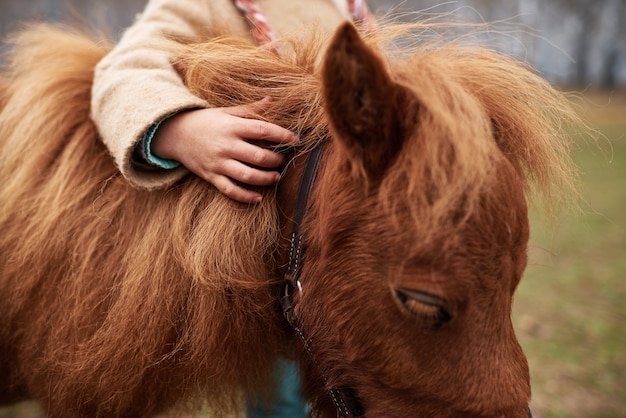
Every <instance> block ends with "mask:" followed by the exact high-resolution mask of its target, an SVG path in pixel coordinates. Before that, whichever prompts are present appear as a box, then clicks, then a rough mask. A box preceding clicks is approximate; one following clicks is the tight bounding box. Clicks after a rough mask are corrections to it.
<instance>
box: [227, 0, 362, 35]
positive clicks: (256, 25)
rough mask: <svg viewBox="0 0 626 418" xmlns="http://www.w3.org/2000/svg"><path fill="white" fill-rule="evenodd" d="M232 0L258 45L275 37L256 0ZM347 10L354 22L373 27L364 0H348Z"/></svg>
mask: <svg viewBox="0 0 626 418" xmlns="http://www.w3.org/2000/svg"><path fill="white" fill-rule="evenodd" d="M234 1H235V6H237V8H238V9H239V10H241V12H242V13H243V14H244V16H245V17H246V18H247V19H248V22H249V23H250V26H251V28H252V36H253V37H254V40H255V41H256V42H257V43H258V44H259V45H263V44H266V43H268V42H271V41H274V40H275V39H276V35H275V34H274V32H273V31H272V28H271V27H270V25H269V23H268V21H267V18H266V17H265V15H263V13H262V12H261V8H260V7H259V2H258V1H257V0H234ZM348 11H349V13H350V16H351V17H352V20H353V21H354V22H355V23H357V24H360V25H363V26H364V27H373V25H374V18H373V16H372V14H371V13H370V11H369V9H368V7H367V4H366V3H365V1H364V0H348Z"/></svg>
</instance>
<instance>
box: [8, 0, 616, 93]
mask: <svg viewBox="0 0 626 418" xmlns="http://www.w3.org/2000/svg"><path fill="white" fill-rule="evenodd" d="M368 3H369V5H370V7H371V9H373V10H374V11H376V12H377V13H379V14H384V13H397V14H400V13H401V12H416V11H421V12H420V13H412V14H405V15H404V17H403V18H404V19H423V18H428V17H432V15H433V14H443V15H445V16H446V17H445V19H452V20H456V21H469V22H484V21H486V22H496V23H494V25H493V29H494V31H493V34H491V35H490V39H489V40H488V42H489V43H490V45H491V46H493V47H495V48H497V49H499V50H501V51H503V52H506V53H508V54H512V55H515V56H517V57H519V58H521V59H523V60H526V61H528V62H530V63H531V64H532V65H534V66H535V67H536V68H537V69H538V70H539V71H541V72H542V73H543V74H544V75H545V76H546V77H547V78H548V79H549V80H550V81H552V82H555V83H559V84H564V85H575V86H577V87H585V88H587V87H608V88H613V87H616V86H626V25H623V24H622V22H625V21H626V0H593V1H591V0H504V1H503V0H458V1H448V2H444V1H443V0H368ZM145 4H146V1H145V0H29V1H25V0H0V35H2V36H4V35H5V34H6V33H8V32H10V31H12V30H15V29H17V28H19V27H20V24H21V22H23V21H25V20H57V21H69V22H75V23H76V22H78V23H79V24H88V25H90V26H94V27H97V28H99V29H100V30H102V31H104V33H105V34H106V35H107V36H108V37H111V38H113V39H116V38H118V37H119V36H120V34H121V33H122V32H123V29H124V28H125V27H127V26H128V25H129V24H131V22H132V21H133V19H134V17H135V15H136V14H137V13H138V12H140V11H141V10H142V9H143V7H144V5H145ZM481 40H482V41H484V39H481ZM0 48H2V47H1V46H0Z"/></svg>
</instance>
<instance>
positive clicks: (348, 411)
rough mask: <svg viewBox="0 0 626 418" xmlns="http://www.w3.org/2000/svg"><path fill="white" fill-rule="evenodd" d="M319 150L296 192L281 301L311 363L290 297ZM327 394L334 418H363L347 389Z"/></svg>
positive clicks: (295, 284)
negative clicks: (331, 404)
mask: <svg viewBox="0 0 626 418" xmlns="http://www.w3.org/2000/svg"><path fill="white" fill-rule="evenodd" d="M322 150H323V147H322V145H318V146H317V147H315V148H313V149H312V150H311V151H310V152H309V154H308V156H307V160H306V164H305V166H304V171H303V173H302V177H301V179H300V186H299V188H298V195H297V198H296V207H295V213H294V223H293V230H292V233H291V245H290V248H289V264H288V265H287V270H286V272H285V294H284V296H283V297H282V298H281V305H282V308H283V314H284V316H285V319H286V320H287V322H289V325H291V327H292V328H293V329H294V331H295V332H296V333H297V334H298V335H299V337H300V340H301V342H302V345H303V346H304V349H305V351H306V352H307V355H308V356H309V359H310V360H311V361H314V357H315V356H314V354H313V351H312V350H311V347H310V344H309V340H308V338H307V336H306V333H305V331H304V329H303V328H302V324H301V323H300V320H299V319H298V316H297V315H296V311H295V306H294V302H293V297H294V295H295V294H296V293H298V292H301V291H302V285H301V283H300V273H301V271H302V260H303V257H304V250H305V246H304V235H303V233H302V231H301V227H302V222H303V221H304V216H305V215H306V211H307V207H308V203H309V197H310V195H311V190H312V189H313V183H315V177H316V174H317V168H318V165H319V161H320V157H321V155H322ZM320 375H321V377H322V379H323V380H324V383H325V384H326V385H327V386H330V385H329V381H328V379H327V377H326V376H325V375H324V372H323V370H322V371H320ZM328 394H329V396H330V398H331V400H332V401H333V404H334V405H335V408H336V410H337V418H359V417H360V416H362V414H363V412H362V409H361V405H360V403H359V401H358V400H357V398H356V396H355V393H354V391H353V390H352V389H350V388H346V387H342V388H335V387H332V388H330V389H329V390H328Z"/></svg>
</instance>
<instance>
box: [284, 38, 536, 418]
mask: <svg viewBox="0 0 626 418" xmlns="http://www.w3.org/2000/svg"><path fill="white" fill-rule="evenodd" d="M416 77H419V76H418V75H416V74H413V73H411V71H406V70H404V72H403V71H400V72H398V73H395V72H391V70H389V69H388V68H387V65H385V64H384V63H383V62H382V61H381V60H380V59H379V58H378V57H377V56H376V55H375V54H374V53H373V52H372V51H371V50H370V49H369V48H368V47H367V46H366V45H364V44H363V42H362V41H361V40H360V38H359V37H358V35H357V34H356V32H355V31H354V29H353V28H352V27H350V26H346V27H344V28H342V29H341V30H340V31H339V32H338V34H337V36H336V38H335V40H334V42H333V44H332V45H331V47H330V48H329V52H328V55H327V59H326V63H325V71H324V93H325V106H326V110H327V114H328V118H329V122H330V125H331V131H332V134H333V140H332V141H331V143H330V144H328V146H327V148H326V150H325V154H324V157H323V160H322V163H321V167H320V171H319V174H318V182H317V185H316V189H315V191H314V194H313V196H312V201H313V204H312V207H311V212H310V214H311V215H310V219H312V221H311V222H307V224H306V225H305V227H306V232H305V234H306V237H307V242H308V249H307V255H306V260H305V263H304V269H303V273H302V285H303V289H302V292H301V293H300V294H299V295H298V296H297V300H296V303H297V307H298V308H297V309H298V311H297V313H298V316H299V317H300V319H301V321H302V326H303V328H304V330H305V332H306V333H307V338H308V340H309V342H310V345H311V347H310V349H311V351H312V355H311V354H309V353H306V352H304V350H300V351H302V352H301V353H300V354H301V360H302V364H303V373H304V374H305V379H304V380H305V381H308V382H309V387H308V388H306V390H307V391H308V392H309V394H310V395H311V397H312V398H313V400H314V403H316V407H317V408H318V409H319V410H321V411H323V412H326V413H327V414H329V416H333V415H334V412H333V410H334V407H333V405H332V404H331V403H329V401H328V398H327V397H326V395H325V390H326V389H328V387H329V386H331V387H349V388H351V389H352V390H354V392H355V394H356V396H357V397H358V399H359V401H360V402H361V405H362V407H363V409H364V413H365V416H367V417H381V416H385V417H404V416H437V417H446V416H449V417H453V416H459V417H460V416H463V417H465V416H481V417H496V416H503V417H504V416H506V417H518V416H519V417H525V416H526V415H527V411H528V401H529V397H530V387H529V374H528V366H527V362H526V359H525V356H524V354H523V352H522V350H521V348H520V345H519V343H518V341H517V339H516V337H515V334H514V331H513V327H512V323H511V319H510V313H511V303H512V296H513V292H514V290H515V288H516V286H517V284H518V282H519V280H520V277H521V275H522V272H523V270H524V268H525V265H526V244H527V241H528V220H527V212H526V204H525V199H524V194H523V183H522V180H521V178H520V176H519V175H518V173H517V172H516V170H515V169H514V168H513V166H512V165H511V164H510V163H509V161H508V160H507V159H506V158H505V156H504V155H503V153H502V152H501V151H500V150H499V149H498V147H497V145H496V144H495V142H494V141H493V138H491V136H490V135H491V134H490V129H489V127H488V125H489V123H488V118H487V117H486V116H485V115H483V114H482V113H481V112H482V110H481V109H480V107H479V106H478V107H476V109H472V108H471V106H470V105H468V104H462V103H460V99H459V100H458V101H457V100H455V99H454V97H452V96H453V94H452V93H450V92H444V93H443V94H441V95H440V96H441V97H443V99H442V98H441V97H439V98H437V99H433V100H432V101H431V100H430V99H429V98H427V97H424V96H420V94H423V92H422V91H420V88H418V86H419V85H421V84H420V83H419V82H417V78H416ZM422 81H423V80H422ZM437 87H438V86H434V87H433V90H436V88H437ZM441 88H443V89H445V88H446V87H445V86H441ZM451 94H452V96H450V95H451ZM459 94H462V93H459ZM447 97H451V99H450V100H452V101H453V102H454V103H452V104H451V105H450V106H449V107H448V108H447V109H446V111H445V112H443V113H441V112H440V111H441V109H439V110H437V109H435V107H436V103H440V102H446V100H447V99H446V98H447ZM438 112H440V113H441V114H439V113H438ZM449 113H451V114H449ZM438 115H439V116H438ZM441 115H443V116H441ZM446 115H447V116H446ZM440 117H441V118H443V119H439V118H440ZM446 118H452V119H454V120H456V122H459V120H461V121H463V120H466V123H465V125H467V129H466V130H461V134H459V132H458V130H457V131H455V130H454V129H452V128H451V129H450V130H447V129H445V128H441V125H445V122H446V120H447V119H446ZM452 119H450V120H452ZM483 120H484V121H483ZM481 121H482V122H481ZM460 135H461V136H463V138H458V136H460ZM459 139H461V140H462V141H466V142H467V143H469V144H470V145H469V148H468V145H467V144H465V145H459V144H455V141H458V140H459ZM472 147H473V148H472ZM468 149H470V152H468ZM472 149H474V150H475V152H473V151H471V150H472ZM470 155H471V156H472V158H471V159H468V158H467V157H468V156H470ZM474 158H475V160H474ZM470 160H471V161H470ZM313 220H314V221H313ZM322 374H323V378H322V377H321V375H322ZM324 379H325V380H326V381H327V383H326V382H324Z"/></svg>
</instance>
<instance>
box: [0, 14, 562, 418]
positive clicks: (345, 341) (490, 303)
mask: <svg viewBox="0 0 626 418" xmlns="http://www.w3.org/2000/svg"><path fill="white" fill-rule="evenodd" d="M415 27H417V28H418V29H419V28H420V27H419V26H415ZM400 33H406V28H399V27H398V26H393V25H387V24H380V25H379V28H378V30H377V33H376V34H369V35H368V36H367V37H366V38H367V39H363V38H362V37H360V36H359V35H358V34H357V32H356V31H355V29H354V28H353V26H351V25H349V24H346V25H345V26H343V27H341V28H340V29H339V30H338V32H337V33H336V34H335V35H334V37H333V38H332V40H330V39H327V38H330V36H328V37H326V36H325V35H323V34H319V33H314V31H311V32H310V33H308V34H307V35H302V36H301V37H300V38H295V39H284V40H281V41H280V42H279V43H278V44H277V48H278V50H279V51H280V57H278V56H276V55H275V54H273V53H271V52H268V50H267V49H265V48H258V47H256V46H254V45H252V44H250V43H248V42H247V41H245V40H242V39H233V38H229V37H228V36H222V37H219V38H216V39H215V40H213V41H211V42H209V43H208V44H197V45H191V46H189V45H188V46H179V47H178V48H179V49H178V50H177V56H178V57H179V58H178V59H177V60H176V63H175V64H176V66H177V68H178V69H179V70H180V72H181V74H182V76H183V78H184V79H185V82H186V83H187V85H188V86H189V88H190V89H191V90H192V91H193V92H195V93H196V94H198V95H200V96H202V97H205V98H207V99H208V100H209V101H210V102H211V103H213V104H215V105H216V106H231V105H235V104H241V103H249V102H251V101H254V100H258V99H260V98H262V97H265V96H271V97H273V98H274V106H273V110H272V111H270V112H269V113H267V114H264V115H263V116H262V117H263V118H266V119H267V120H270V121H272V122H274V123H278V124H280V125H282V126H285V127H288V128H290V129H292V130H293V131H295V132H297V133H298V134H299V135H300V137H301V145H300V146H299V147H298V149H297V150H294V151H295V152H294V154H293V159H292V161H291V162H290V163H289V164H288V166H287V167H286V168H285V172H284V176H283V179H282V180H281V183H280V184H279V186H278V187H277V189H276V190H265V191H264V193H265V199H264V203H262V204H260V205H259V206H254V207H246V206H244V205H241V204H238V203H235V202H232V201H230V200H228V199H227V198H225V197H223V196H222V195H221V194H220V193H218V192H217V191H216V190H214V189H213V188H212V187H210V186H209V185H207V184H206V183H204V182H203V181H201V180H199V179H197V178H195V177H193V176H189V177H188V178H186V179H184V180H183V181H181V182H180V183H179V184H177V185H175V186H174V187H171V188H169V189H167V190H163V191H157V192H146V191H141V190H135V189H132V188H131V187H130V186H129V185H128V184H127V183H126V181H125V180H124V179H123V178H122V177H121V176H120V174H119V172H118V171H117V169H116V167H115V166H114V165H113V162H112V159H111V158H110V157H109V155H108V154H107V151H106V150H105V148H104V146H103V145H102V144H101V142H100V140H99V138H98V135H97V132H96V129H95V127H94V125H93V123H92V122H91V121H90V118H89V102H90V88H91V82H92V75H93V68H94V66H95V64H96V63H97V62H98V60H100V59H101V57H102V56H103V55H104V54H105V53H106V50H107V48H106V47H104V46H102V44H101V43H98V42H96V41H94V40H92V39H90V38H89V37H86V36H82V35H79V34H77V33H75V32H72V31H69V30H67V29H63V28H62V29H58V28H52V27H49V26H35V27H32V28H30V29H28V30H25V31H23V32H22V33H20V34H18V35H17V36H15V37H14V38H13V40H12V41H13V49H12V54H11V56H10V61H9V65H8V67H7V68H6V69H5V71H4V73H3V74H1V75H0V78H1V79H4V80H6V83H5V87H4V90H3V91H2V93H1V96H2V99H1V100H0V102H1V103H2V104H3V108H2V111H1V113H0V178H1V179H2V184H1V185H0V202H1V204H0V231H2V232H1V233H0V298H1V299H2V301H3V302H2V304H0V318H2V319H1V320H0V321H1V322H0V356H1V357H0V359H1V362H0V376H1V377H0V379H1V380H0V401H3V402H4V403H8V402H14V401H16V400H19V399H26V398H31V399H36V400H38V401H40V402H41V404H42V406H43V408H44V409H45V411H46V413H47V416H49V417H140V416H141V417H143V416H153V415H155V414H157V413H161V412H163V411H166V410H168V409H170V408H172V407H174V406H177V407H186V406H193V407H195V406H197V405H198V404H199V403H202V404H204V405H207V406H208V409H209V410H210V411H211V413H213V414H214V415H215V416H227V415H228V414H237V413H241V408H242V404H243V402H242V400H243V399H246V398H251V397H270V396H271V393H268V391H267V390H263V389H261V388H265V387H268V386H269V385H268V383H269V381H270V379H271V371H272V368H273V365H274V364H275V362H276V361H277V358H279V357H281V356H291V355H292V354H293V353H295V355H296V356H297V359H298V363H299V365H300V368H301V373H302V378H303V381H304V390H305V393H306V396H307V398H308V399H309V401H310V402H311V404H312V407H313V409H314V413H315V416H320V417H331V416H335V415H336V411H335V407H334V406H333V403H332V401H331V396H329V392H328V391H329V389H331V388H350V390H351V393H353V394H354V396H355V398H356V399H357V400H358V402H359V404H360V408H361V409H362V416H364V417H406V416H420V417H422V416H423V417H429V416H436V417H468V416H472V417H501V416H502V417H526V416H527V413H528V402H529V398H530V385H529V374H528V366H527V362H526V359H525V356H524V354H523V352H522V350H521V348H520V345H519V344H518V342H517V339H516V337H515V334H514V331H513V327H512V323H511V319H510V313H511V303H512V298H513V293H514V291H515V288H516V286H517V284H518V283H519V281H520V278H521V276H522V272H523V270H524V267H525V264H526V245H527V241H528V235H529V227H528V219H527V210H526V199H525V194H526V193H528V191H529V187H530V186H531V185H538V186H539V189H540V190H543V191H544V192H545V194H546V195H548V196H552V195H553V194H554V193H553V191H554V190H556V191H559V190H561V189H563V188H564V186H565V187H569V186H570V185H571V180H572V176H571V171H570V167H569V164H568V162H569V159H568V157H567V146H566V141H564V140H563V135H562V132H561V128H560V126H561V123H562V120H563V119H564V118H569V117H571V116H572V114H571V113H570V111H569V110H568V108H567V106H566V105H565V101H564V100H563V98H562V97H561V95H559V94H558V93H556V92H555V91H554V90H553V89H552V88H551V87H550V86H549V85H548V84H547V83H546V82H545V81H543V80H542V79H541V78H540V77H539V76H537V75H535V74H534V73H533V72H532V71H530V70H529V69H527V68H525V67H524V66H523V65H520V64H518V63H515V62H513V61H512V60H510V59H509V58H506V57H504V56H502V55H499V54H497V53H495V52H491V51H488V50H486V49H482V48H475V47H466V46H463V45H462V44H460V43H438V44H436V45H434V44H433V45H430V44H424V45H417V46H413V47H412V48H411V49H410V50H405V49H404V48H403V49H402V50H401V51H399V50H398V48H397V47H393V43H392V42H391V40H392V39H394V38H395V37H396V35H398V34H400ZM387 45H388V46H389V47H386V46H387ZM258 117H261V116H258ZM318 144H323V151H322V156H321V162H320V165H319V168H318V171H317V180H316V182H315V184H314V186H313V191H312V194H311V197H310V201H309V202H310V203H309V205H308V211H307V213H306V216H305V218H304V221H303V224H302V225H301V227H302V231H303V235H304V242H305V246H306V255H305V258H304V264H303V265H302V266H301V268H300V271H301V284H302V290H301V291H298V292H297V293H296V294H295V295H294V300H293V303H294V306H295V313H296V315H297V317H298V319H299V322H300V325H301V329H302V331H303V334H304V338H303V339H301V338H299V337H294V333H293V331H291V329H290V328H289V327H288V325H287V323H286V321H285V320H284V319H283V317H282V313H281V312H280V308H279V300H280V297H281V295H282V292H283V283H282V282H283V279H282V274H283V273H284V271H285V266H286V264H287V257H288V255H287V253H288V248H289V235H290V233H291V230H292V228H293V213H294V206H295V202H294V200H295V196H296V194H297V189H298V183H299V181H300V177H301V175H302V171H303V166H304V159H305V157H306V155H307V153H308V152H309V150H310V149H311V148H313V147H315V146H317V145H318ZM554 186H556V187H554ZM303 341H304V343H303Z"/></svg>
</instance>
